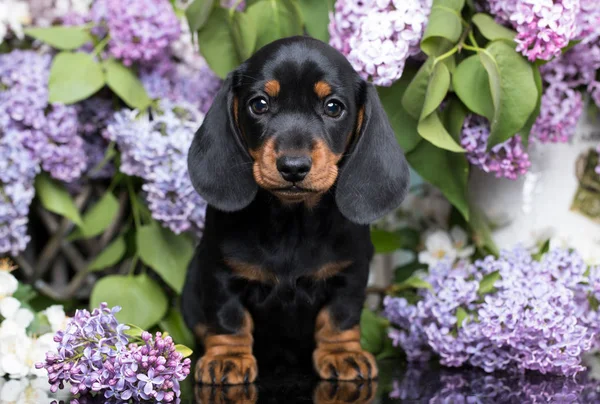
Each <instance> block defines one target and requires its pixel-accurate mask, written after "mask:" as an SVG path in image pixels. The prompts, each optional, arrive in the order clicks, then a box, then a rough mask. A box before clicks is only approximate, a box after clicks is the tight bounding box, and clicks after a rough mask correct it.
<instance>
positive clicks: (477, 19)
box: [472, 13, 517, 44]
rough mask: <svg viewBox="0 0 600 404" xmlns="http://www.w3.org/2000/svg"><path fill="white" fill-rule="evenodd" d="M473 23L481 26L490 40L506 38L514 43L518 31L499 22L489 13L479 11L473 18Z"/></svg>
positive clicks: (483, 32) (482, 33)
mask: <svg viewBox="0 0 600 404" xmlns="http://www.w3.org/2000/svg"><path fill="white" fill-rule="evenodd" d="M472 21H473V24H475V26H477V28H479V31H480V32H481V35H483V36H484V37H486V38H487V39H489V40H490V41H495V40H497V39H504V40H506V41H509V42H511V44H512V43H513V41H514V39H515V36H516V35H517V33H516V32H515V31H513V30H512V29H508V28H506V27H504V26H502V25H500V24H498V23H497V22H496V21H494V19H493V18H492V17H490V16H489V15H487V14H483V13H478V14H475V15H474V16H473V18H472Z"/></svg>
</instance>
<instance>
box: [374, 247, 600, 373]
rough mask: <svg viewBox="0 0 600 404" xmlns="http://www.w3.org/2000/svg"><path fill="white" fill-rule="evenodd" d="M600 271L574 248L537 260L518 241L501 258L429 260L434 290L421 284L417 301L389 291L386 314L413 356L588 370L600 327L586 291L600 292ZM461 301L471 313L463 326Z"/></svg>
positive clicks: (491, 366) (396, 338)
mask: <svg viewBox="0 0 600 404" xmlns="http://www.w3.org/2000/svg"><path fill="white" fill-rule="evenodd" d="M496 271H498V273H499V274H500V279H499V280H498V281H496V282H495V284H494V289H493V290H492V291H491V292H490V293H488V294H486V295H484V296H483V297H482V296H480V295H479V294H478V289H479V285H480V281H481V280H482V279H483V277H484V276H486V275H489V274H491V273H493V272H496ZM588 271H589V272H588ZM599 272H600V268H598V267H595V268H590V269H588V268H587V266H586V265H585V263H584V262H583V259H582V258H581V257H580V256H579V255H578V254H577V253H576V252H571V251H566V250H558V249H557V250H552V251H550V252H549V253H547V254H545V255H544V256H543V257H542V259H541V260H540V261H536V260H534V259H533V258H532V256H531V254H530V253H529V252H528V251H527V250H526V249H524V248H523V247H520V246H517V247H515V248H514V249H512V250H505V251H502V252H501V254H500V257H499V258H496V257H493V256H488V257H486V258H485V259H482V260H479V261H476V262H475V263H473V264H470V263H468V262H464V261H459V262H457V263H452V262H451V261H449V260H447V261H444V262H441V263H439V264H437V265H435V266H432V267H430V268H429V274H428V275H427V276H426V277H425V280H426V281H427V282H429V283H430V284H431V285H432V290H431V291H430V290H427V289H422V290H421V291H420V298H421V300H419V301H418V302H417V303H416V305H414V306H412V308H410V307H411V305H409V304H408V303H407V301H406V299H404V298H402V297H390V296H388V297H386V299H385V301H384V305H385V311H384V315H385V316H386V317H387V318H389V319H390V321H391V322H392V323H393V324H394V325H395V326H396V327H397V329H396V330H394V331H393V332H391V333H390V337H391V338H392V340H393V342H394V343H395V344H397V345H400V346H401V347H402V348H403V349H404V350H405V351H406V352H407V357H408V359H409V360H411V361H414V360H420V359H427V358H428V356H429V355H430V352H431V353H434V354H437V355H438V356H439V357H440V362H441V363H442V364H443V365H446V366H462V365H464V364H470V365H471V366H474V367H478V368H482V369H483V370H485V371H486V372H493V371H496V370H502V369H518V370H521V371H523V370H536V371H538V372H540V373H544V374H545V373H553V374H561V375H573V374H576V373H578V372H580V371H582V370H584V367H583V366H582V364H581V361H582V356H583V354H584V353H585V352H587V351H589V350H590V349H592V347H593V346H594V337H595V336H596V335H597V334H598V332H599V331H600V319H599V316H598V314H597V313H596V312H595V310H593V309H592V307H591V304H590V303H589V299H588V297H589V296H590V295H591V294H594V296H595V294H599V292H600V288H599V286H600V283H598V282H596V281H595V279H596V278H598V276H599V274H598V273H599ZM458 308H462V309H463V310H465V311H466V313H467V317H466V319H465V320H464V321H463V323H462V326H461V327H457V317H456V313H457V309H458ZM415 330H416V334H415V335H414V336H413V335H411V334H413V333H414V332H415Z"/></svg>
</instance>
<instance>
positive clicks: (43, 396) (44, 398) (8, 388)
mask: <svg viewBox="0 0 600 404" xmlns="http://www.w3.org/2000/svg"><path fill="white" fill-rule="evenodd" d="M49 387H50V386H49V384H48V381H47V380H46V379H45V378H41V377H36V378H33V379H27V378H24V379H17V380H8V381H7V382H6V384H4V385H2V384H0V403H1V404H8V403H11V404H12V403H15V404H38V403H49V402H50V401H51V397H50V396H49V395H48V391H49Z"/></svg>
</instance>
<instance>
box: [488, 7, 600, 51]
mask: <svg viewBox="0 0 600 404" xmlns="http://www.w3.org/2000/svg"><path fill="white" fill-rule="evenodd" d="M592 1H593V0H592ZM487 6H488V8H489V10H490V12H491V14H492V15H494V16H495V17H496V19H497V20H498V21H500V22H503V23H508V24H511V25H512V26H513V27H514V28H515V29H516V30H517V36H516V38H515V42H516V43H517V51H519V52H521V53H522V54H523V55H524V56H526V57H527V58H528V59H529V60H531V61H534V60H536V59H542V60H550V59H552V58H554V57H556V56H559V55H560V53H561V50H562V49H563V48H565V47H566V46H567V45H568V44H569V41H570V40H572V39H574V38H575V35H576V34H577V18H578V15H579V12H580V3H579V0H552V1H547V0H488V4H487Z"/></svg>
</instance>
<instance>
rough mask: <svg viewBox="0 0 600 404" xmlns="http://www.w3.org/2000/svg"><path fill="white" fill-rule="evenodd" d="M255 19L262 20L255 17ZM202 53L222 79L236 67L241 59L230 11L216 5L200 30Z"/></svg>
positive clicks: (199, 37)
mask: <svg viewBox="0 0 600 404" xmlns="http://www.w3.org/2000/svg"><path fill="white" fill-rule="evenodd" d="M254 21H260V20H257V19H256V18H254ZM198 43H200V44H202V46H201V47H200V53H202V56H204V59H206V63H208V65H209V66H210V68H211V69H212V70H213V71H214V72H215V73H216V74H217V75H218V76H219V77H221V78H222V79H224V78H225V77H226V76H227V74H228V73H229V72H230V71H232V70H233V69H235V68H236V67H237V66H238V65H239V64H240V63H241V62H242V61H241V60H240V58H239V56H238V53H237V49H236V45H235V40H234V38H233V33H232V31H231V28H230V21H229V12H228V11H227V10H225V9H222V8H220V7H215V8H213V10H212V13H211V14H210V17H209V18H208V20H206V23H205V24H204V25H203V26H202V27H201V28H200V30H199V31H198Z"/></svg>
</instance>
